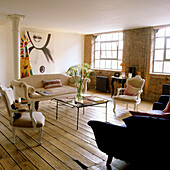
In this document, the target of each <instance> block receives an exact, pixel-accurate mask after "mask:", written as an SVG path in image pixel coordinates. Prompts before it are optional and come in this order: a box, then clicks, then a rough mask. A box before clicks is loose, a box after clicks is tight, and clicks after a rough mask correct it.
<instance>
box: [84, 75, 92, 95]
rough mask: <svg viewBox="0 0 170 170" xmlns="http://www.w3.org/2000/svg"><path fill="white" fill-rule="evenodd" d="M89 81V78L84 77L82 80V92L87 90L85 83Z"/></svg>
mask: <svg viewBox="0 0 170 170" xmlns="http://www.w3.org/2000/svg"><path fill="white" fill-rule="evenodd" d="M90 82H91V80H90V79H89V78H85V79H84V82H83V85H84V88H83V89H82V92H83V93H86V92H87V83H90Z"/></svg>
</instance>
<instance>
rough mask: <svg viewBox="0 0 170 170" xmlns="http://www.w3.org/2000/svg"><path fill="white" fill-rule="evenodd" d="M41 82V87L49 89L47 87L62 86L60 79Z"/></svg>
mask: <svg viewBox="0 0 170 170" xmlns="http://www.w3.org/2000/svg"><path fill="white" fill-rule="evenodd" d="M42 83H43V88H45V89H49V88H55V87H62V83H61V80H60V79H56V80H45V81H42Z"/></svg>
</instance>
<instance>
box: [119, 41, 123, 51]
mask: <svg viewBox="0 0 170 170" xmlns="http://www.w3.org/2000/svg"><path fill="white" fill-rule="evenodd" d="M119 50H123V41H119Z"/></svg>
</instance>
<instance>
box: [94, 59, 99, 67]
mask: <svg viewBox="0 0 170 170" xmlns="http://www.w3.org/2000/svg"><path fill="white" fill-rule="evenodd" d="M99 61H100V60H95V61H94V62H95V63H94V67H95V68H99Z"/></svg>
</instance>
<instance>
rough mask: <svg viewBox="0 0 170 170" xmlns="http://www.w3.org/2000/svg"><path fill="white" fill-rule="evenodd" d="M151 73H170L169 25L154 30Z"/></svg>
mask: <svg viewBox="0 0 170 170" xmlns="http://www.w3.org/2000/svg"><path fill="white" fill-rule="evenodd" d="M154 46H155V48H154V56H153V67H152V72H153V73H162V74H170V27H166V28H161V29H159V30H158V29H157V30H155V45H154Z"/></svg>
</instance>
